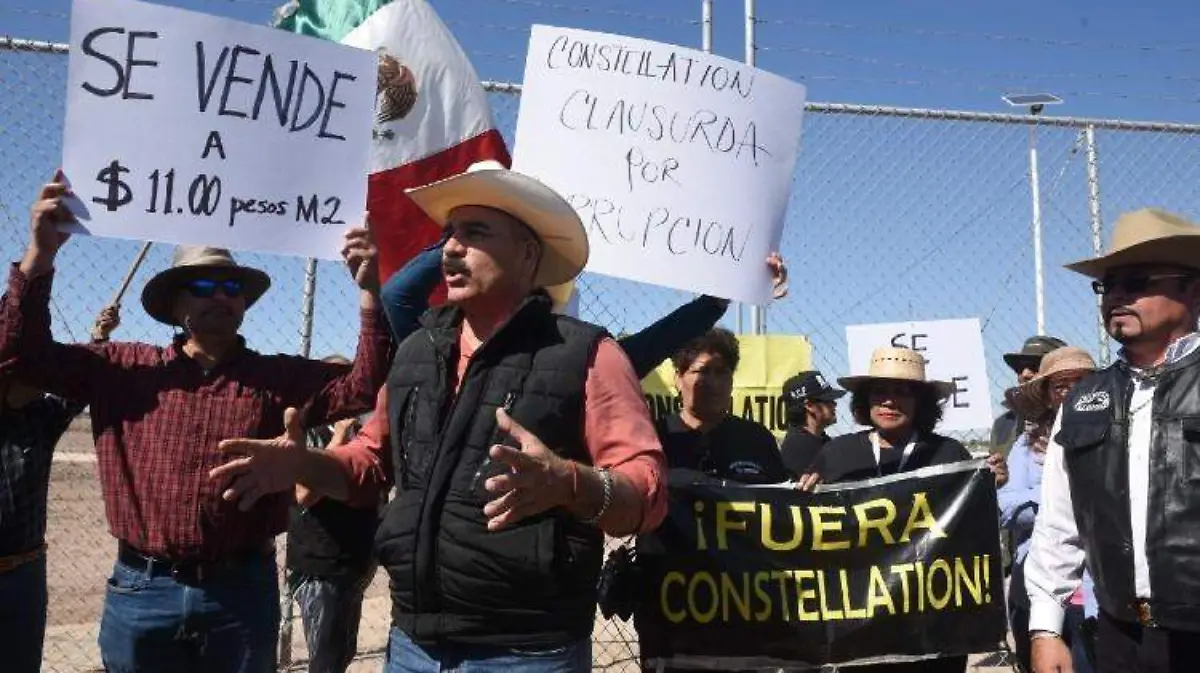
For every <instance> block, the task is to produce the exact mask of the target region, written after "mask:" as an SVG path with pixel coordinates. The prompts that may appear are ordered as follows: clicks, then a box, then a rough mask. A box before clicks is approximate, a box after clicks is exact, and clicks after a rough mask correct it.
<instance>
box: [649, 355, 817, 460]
mask: <svg viewBox="0 0 1200 673" xmlns="http://www.w3.org/2000/svg"><path fill="white" fill-rule="evenodd" d="M737 340H738V348H739V350H740V352H741V362H740V363H739V364H738V368H737V371H736V372H734V374H733V402H732V405H731V406H730V409H732V411H733V414H734V415H736V416H741V417H742V418H744V419H746V420H749V421H754V422H755V423H758V424H760V425H762V426H764V427H766V428H767V429H768V430H770V431H771V432H772V433H774V434H775V436H776V437H783V435H784V433H785V432H786V431H787V426H786V424H785V423H784V404H783V403H784V399H783V384H784V382H785V381H787V380H788V379H789V378H791V377H793V376H795V375H796V374H798V373H800V372H802V371H805V370H807V369H811V368H812V366H811V365H812V344H811V343H809V341H808V339H807V338H805V337H802V336H793V335H788V334H766V335H752V334H741V335H738V337H737ZM642 392H643V393H645V395H646V404H647V405H648V406H649V407H650V415H651V416H652V417H653V418H654V420H655V421H657V420H658V419H660V418H664V417H666V416H670V415H671V414H673V413H675V412H677V411H679V408H680V406H681V404H682V401H681V400H680V398H679V391H678V390H676V389H675V367H674V366H672V365H671V361H670V360H667V361H665V362H663V363H662V364H661V365H659V366H658V368H657V369H655V370H654V371H652V372H650V374H649V375H648V376H647V377H646V378H644V379H642Z"/></svg>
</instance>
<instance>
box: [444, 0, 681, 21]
mask: <svg viewBox="0 0 1200 673" xmlns="http://www.w3.org/2000/svg"><path fill="white" fill-rule="evenodd" d="M457 1H458V2H468V1H472V0H457ZM473 1H474V2H487V3H488V4H493V5H494V4H496V3H504V4H508V5H518V6H525V7H533V8H536V9H552V10H555V11H560V12H575V13H577V14H605V15H608V16H619V17H621V18H626V19H637V20H639V21H656V22H659V23H668V24H674V25H678V26H696V25H699V24H700V21H699V19H679V18H676V17H673V16H662V15H660V14H643V13H641V12H630V11H626V10H622V9H607V8H604V7H589V6H587V5H563V4H559V3H555V2H542V1H541V0H473Z"/></svg>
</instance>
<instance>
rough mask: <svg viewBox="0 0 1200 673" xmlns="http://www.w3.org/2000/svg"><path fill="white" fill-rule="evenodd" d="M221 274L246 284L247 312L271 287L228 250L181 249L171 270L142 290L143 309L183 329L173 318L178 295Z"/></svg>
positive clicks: (194, 247) (177, 250)
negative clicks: (199, 280) (200, 280)
mask: <svg viewBox="0 0 1200 673" xmlns="http://www.w3.org/2000/svg"><path fill="white" fill-rule="evenodd" d="M214 271H216V272H219V273H220V275H221V276H222V277H225V278H237V279H238V280H240V281H242V286H243V288H242V295H243V296H244V297H246V308H250V307H251V306H253V305H254V302H256V301H258V298H259V297H261V296H263V293H265V292H266V291H267V288H269V287H271V278H270V277H269V276H267V274H265V273H263V272H262V271H259V270H258V269H254V268H251V267H248V266H241V265H239V264H238V263H237V262H235V261H234V259H233V255H232V254H230V252H229V251H228V250H226V249H224V248H208V247H204V246H198V245H180V246H177V247H176V248H175V255H174V256H173V257H172V258H171V266H170V268H168V269H165V270H163V271H160V272H159V273H158V274H157V275H156V276H154V277H153V278H151V279H150V281H149V282H148V283H146V287H145V288H143V289H142V307H143V308H145V309H146V313H148V314H150V317H151V318H154V319H155V320H157V321H159V322H161V323H166V324H168V325H174V326H176V327H179V326H180V325H179V323H178V321H176V320H175V316H174V315H172V311H171V308H172V304H174V302H175V293H176V292H177V291H178V290H179V288H181V287H183V286H184V285H185V284H186V283H188V282H190V281H192V280H195V279H197V278H207V277H210V276H212V275H214V273H213V272H214Z"/></svg>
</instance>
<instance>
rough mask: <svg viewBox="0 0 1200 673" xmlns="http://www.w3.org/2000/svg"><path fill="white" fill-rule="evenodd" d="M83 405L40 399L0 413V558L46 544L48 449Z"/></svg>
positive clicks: (49, 398)
mask: <svg viewBox="0 0 1200 673" xmlns="http://www.w3.org/2000/svg"><path fill="white" fill-rule="evenodd" d="M82 410H83V405H81V404H77V403H74V402H67V401H66V400H63V399H60V398H58V397H54V396H53V395H42V396H41V397H39V398H37V399H35V400H33V401H32V402H30V403H29V404H26V405H25V406H23V407H21V408H20V409H4V411H3V412H0V556H12V555H14V554H23V553H25V552H28V551H33V550H34V549H37V548H38V547H40V546H42V543H43V542H45V539H46V492H47V490H48V489H49V488H50V459H51V457H53V456H54V445H55V444H58V440H59V438H60V437H62V435H63V433H64V432H66V430H67V426H68V425H70V424H71V419H72V418H75V416H76V415H78V414H79V412H80V411H82Z"/></svg>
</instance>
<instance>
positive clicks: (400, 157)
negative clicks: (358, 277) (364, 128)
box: [274, 0, 512, 304]
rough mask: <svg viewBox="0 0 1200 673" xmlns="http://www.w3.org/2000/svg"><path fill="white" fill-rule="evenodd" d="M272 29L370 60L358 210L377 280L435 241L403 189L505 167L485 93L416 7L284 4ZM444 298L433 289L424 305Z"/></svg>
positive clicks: (366, 0)
mask: <svg viewBox="0 0 1200 673" xmlns="http://www.w3.org/2000/svg"><path fill="white" fill-rule="evenodd" d="M274 23H275V26H276V27H278V28H281V29H283V30H288V31H292V32H295V33H301V34H304V35H312V36H314V37H319V38H322V39H325V40H333V41H335V42H341V43H342V44H346V45H350V46H353V47H359V48H361V49H370V50H371V51H374V52H375V53H376V54H378V56H379V70H378V75H377V77H376V83H377V87H378V91H377V94H376V101H375V127H374V130H373V133H372V142H373V143H374V145H373V148H372V152H371V168H370V176H369V178H368V181H367V209H368V210H369V211H370V212H371V226H372V229H373V230H374V233H375V240H376V243H378V245H379V257H380V259H379V261H380V269H379V271H380V278H381V279H383V280H386V279H387V278H389V277H390V276H391V275H392V273H394V272H395V271H396V270H397V269H399V268H400V267H402V266H404V263H405V262H407V261H408V260H409V259H410V258H412V257H413V256H414V255H415V254H416V253H417V252H419V251H420V250H421V249H422V248H424V247H425V246H427V245H429V244H431V243H433V242H435V241H437V239H438V238H439V237H440V236H441V228H440V227H438V226H437V225H436V224H434V223H433V222H432V221H431V220H429V218H427V217H426V216H425V214H424V211H422V210H421V209H420V208H418V207H417V206H416V204H414V203H413V202H412V201H411V200H410V199H409V198H408V197H407V196H405V195H404V190H405V189H410V188H413V187H419V186H421V185H427V184H429V183H431V182H435V181H437V180H441V179H444V178H448V177H450V176H452V175H456V174H458V173H462V172H463V171H465V170H466V169H467V167H468V166H470V165H471V164H473V163H475V162H477V161H483V160H486V159H493V160H496V161H499V162H500V163H502V164H504V165H505V166H509V165H511V163H512V160H511V158H510V157H509V153H508V149H507V147H505V144H504V138H502V137H501V135H500V132H499V131H497V130H496V124H495V123H494V121H493V120H492V112H491V107H490V106H489V105H488V100H487V93H486V92H485V91H484V90H483V85H482V84H480V82H479V76H478V75H476V74H475V68H473V67H472V66H471V62H470V60H468V59H467V55H466V54H465V53H463V50H462V47H460V46H459V45H458V42H457V41H456V40H455V39H454V36H453V35H452V34H451V33H450V30H449V29H448V28H446V25H445V24H444V23H442V20H441V19H440V18H438V15H437V13H436V12H434V11H433V8H432V7H430V6H429V4H428V3H427V2H425V0H292V2H290V3H288V4H287V5H285V6H283V7H281V8H280V9H279V10H278V11H277V12H276V16H275V22H274ZM444 298H445V286H444V285H442V286H439V288H438V289H437V290H436V291H435V292H434V296H432V297H431V298H430V300H431V302H432V303H434V304H438V303H441V302H442V301H443V300H444Z"/></svg>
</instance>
